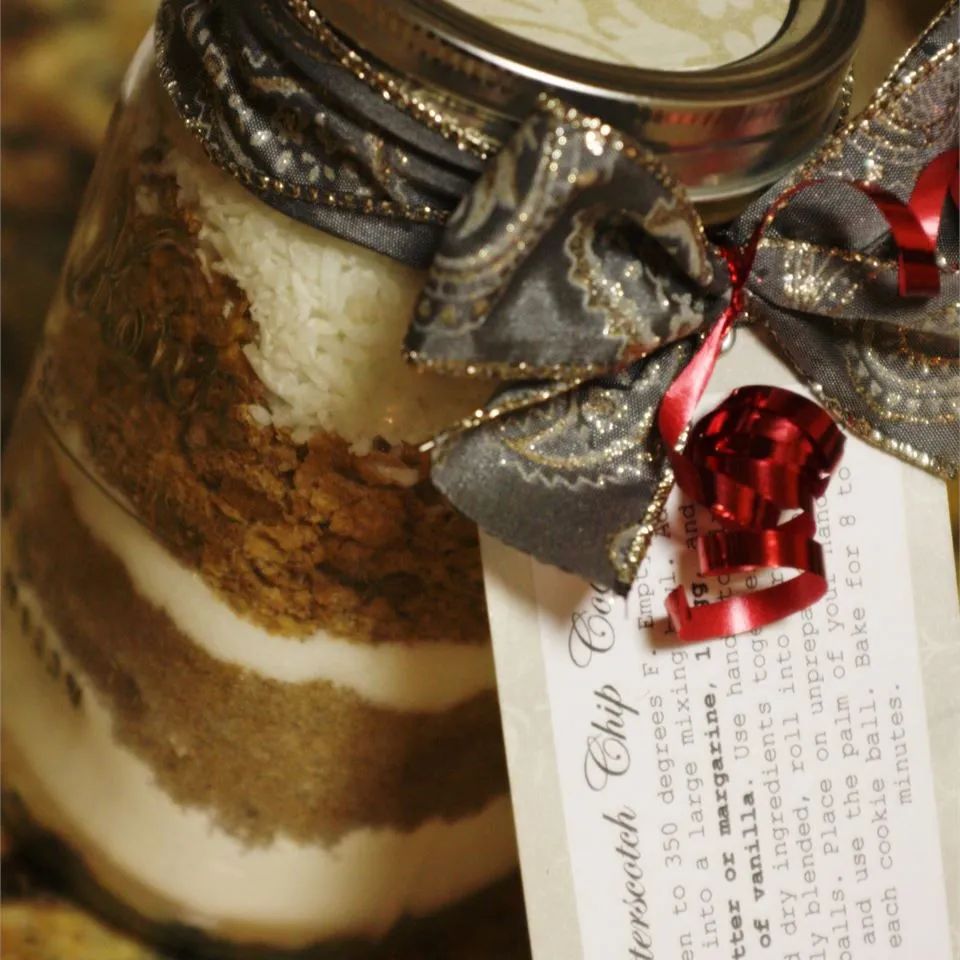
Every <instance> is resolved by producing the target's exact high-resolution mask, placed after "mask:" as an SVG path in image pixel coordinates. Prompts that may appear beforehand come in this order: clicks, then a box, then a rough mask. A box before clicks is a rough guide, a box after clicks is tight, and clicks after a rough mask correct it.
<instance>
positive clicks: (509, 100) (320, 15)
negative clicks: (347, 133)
mask: <svg viewBox="0 0 960 960" xmlns="http://www.w3.org/2000/svg"><path fill="white" fill-rule="evenodd" d="M287 2H288V4H289V6H290V9H291V10H293V11H294V12H295V13H296V14H297V16H298V17H299V19H301V20H302V21H305V22H308V23H311V24H312V25H313V26H314V27H318V26H319V27H321V28H326V29H330V28H332V30H331V32H332V34H333V35H334V36H335V37H336V42H337V43H338V44H340V45H342V50H343V51H344V57H343V58H344V60H345V62H350V63H351V64H352V65H353V66H354V67H355V68H356V70H357V71H358V73H363V74H364V75H374V74H375V75H376V76H377V77H379V78H380V79H381V81H383V82H384V84H385V85H384V95H385V96H386V97H388V98H390V97H391V96H393V97H394V99H396V100H401V101H402V100H404V98H406V100H407V101H409V103H410V105H412V106H413V107H414V108H415V109H416V110H418V111H419V112H420V113H421V114H422V115H423V116H424V117H425V118H428V119H430V120H432V121H436V123H438V124H440V123H448V124H449V125H452V126H453V127H455V128H458V129H459V130H460V131H461V132H462V133H463V136H462V137H461V138H460V139H461V145H462V146H463V147H464V148H465V149H471V150H474V151H475V152H481V153H482V152H484V151H485V150H488V149H492V148H495V147H496V146H497V145H498V144H499V142H500V141H501V140H502V138H503V136H504V135H505V131H507V130H509V129H511V128H512V127H513V126H514V125H515V124H516V123H517V122H519V121H520V120H522V119H523V118H525V117H526V116H527V115H528V114H529V113H530V111H531V110H532V109H533V106H534V104H535V102H536V99H537V97H538V96H539V95H540V94H541V93H542V92H544V91H545V90H547V91H550V92H551V93H553V94H555V95H556V96H559V97H560V98H562V99H563V100H565V101H567V102H569V103H571V104H572V105H574V106H576V107H578V108H580V109H581V110H583V111H586V112H589V113H591V114H595V115H597V116H599V117H601V118H602V119H604V120H605V121H607V122H608V123H610V124H612V125H614V126H616V127H618V128H619V129H621V130H623V131H624V132H625V133H628V134H630V135H632V136H633V137H635V138H636V139H638V140H640V141H641V142H643V143H644V144H645V145H647V146H648V147H649V148H650V149H651V150H652V151H653V152H654V153H656V154H657V155H658V157H659V158H660V160H661V161H662V162H663V163H664V164H665V165H666V166H667V168H668V169H669V170H670V171H671V172H672V173H673V175H674V176H675V177H676V178H677V179H678V180H679V181H681V182H682V183H683V184H685V185H686V187H687V188H688V190H689V192H690V194H691V196H692V197H693V199H694V200H697V201H700V202H704V201H710V202H714V201H720V200H724V199H730V198H734V197H739V196H743V195H746V194H750V193H754V192H756V191H757V190H759V189H762V188H763V187H765V186H766V185H768V184H770V183H772V182H773V181H774V180H776V179H778V178H779V177H780V176H782V175H783V174H785V173H786V172H788V171H789V170H790V169H791V168H792V167H794V166H795V165H796V164H797V163H799V162H800V161H801V160H802V158H803V157H804V156H806V155H807V154H808V153H809V152H810V151H811V150H813V149H814V148H815V147H816V146H817V144H818V143H820V141H821V140H822V139H823V138H824V137H825V136H826V135H827V134H828V133H829V132H830V131H831V129H832V128H833V126H834V125H835V123H836V122H837V119H838V116H839V114H840V112H841V110H842V108H843V104H842V101H843V99H844V98H843V92H844V86H845V81H846V78H847V74H848V70H849V66H850V61H851V58H852V56H853V52H854V48H855V45H856V42H857V38H858V36H859V33H860V28H861V25H862V22H863V17H864V0H793V2H792V3H791V4H790V8H789V11H788V13H787V17H786V20H785V22H784V24H783V26H782V28H781V29H780V31H779V32H778V33H777V34H776V36H775V37H774V39H773V40H772V41H771V42H769V43H768V44H767V45H765V46H764V47H762V49H760V50H758V51H757V52H756V53H753V54H752V55H750V56H748V57H746V58H744V59H741V60H737V61H736V62H733V63H729V64H726V65H724V66H718V67H712V68H708V69H700V70H696V71H690V70H651V69H643V68H639V67H634V66H626V65H623V64H618V63H611V62H603V61H601V60H597V59H589V58H586V57H580V56H575V55H573V54H571V53H568V52H565V51H563V50H559V49H555V48H553V47H550V46H544V45H542V44H540V43H536V42H533V41H532V40H530V39H527V38H526V37H524V36H521V35H518V34H516V33H511V32H509V31H507V30H504V29H501V28H499V27H497V26H494V25H492V24H491V23H488V22H486V21H484V20H482V19H479V18H478V17H475V16H473V15H471V14H469V13H467V12H465V11H464V10H462V9H460V8H459V7H457V6H455V5H453V4H452V3H447V2H443V0H287Z"/></svg>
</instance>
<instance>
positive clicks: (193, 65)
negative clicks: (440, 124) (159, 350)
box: [156, 0, 506, 266]
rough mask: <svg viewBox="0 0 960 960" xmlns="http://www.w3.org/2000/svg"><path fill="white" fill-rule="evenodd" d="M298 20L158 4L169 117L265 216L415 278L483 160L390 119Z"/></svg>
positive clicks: (333, 46) (278, 8)
mask: <svg viewBox="0 0 960 960" xmlns="http://www.w3.org/2000/svg"><path fill="white" fill-rule="evenodd" d="M296 11H297V7H296V5H295V4H292V3H287V2H282V3H270V4H266V3H261V2H258V0H231V2H229V3H224V2H222V0H165V2H164V3H162V4H161V6H160V9H159V12H158V15H157V27H156V42H157V59H158V65H159V69H160V75H161V78H162V79H163V81H164V83H165V85H166V86H167V89H168V91H169V92H170V94H171V96H172V98H173V101H174V103H175V105H176V107H177V110H178V111H179V113H180V115H181V116H182V117H183V119H184V121H185V123H186V124H187V126H188V127H190V128H191V129H192V130H193V131H194V132H195V133H196V134H197V136H198V138H199V139H200V141H201V142H202V143H203V145H204V147H205V149H206V150H207V153H208V154H209V155H210V158H211V159H212V160H213V162H214V163H216V164H217V165H218V166H220V167H222V168H223V169H225V170H227V171H228V172H229V173H231V174H232V175H233V176H235V177H236V178H237V179H238V180H240V181H241V182H242V183H244V185H245V186H247V187H249V188H250V189H251V190H253V191H254V192H255V193H256V194H257V195H258V196H260V197H261V199H263V200H265V201H266V202H267V203H269V204H270V205H271V206H273V207H276V208H277V209H278V210H280V211H281V212H283V213H285V214H287V215H289V216H291V217H293V218H295V219H297V220H300V221H302V222H304V223H307V224H310V225H311V226H315V227H318V228H319V229H321V230H325V231H326V232H328V233H332V234H334V235H336V236H339V237H344V238H346V239H348V240H353V241H356V242H358V243H362V244H363V245H364V246H367V247H370V248H371V249H373V250H376V251H378V252H380V253H386V254H388V255H389V256H392V257H393V258H395V259H397V260H401V261H403V262H405V263H410V264H413V265H419V266H423V265H426V264H427V263H428V262H429V261H430V258H431V256H432V254H433V251H434V250H435V249H436V245H437V242H438V240H439V237H440V232H441V225H442V223H443V220H444V219H445V216H446V214H447V213H448V212H449V211H450V210H451V209H452V208H453V207H454V206H456V204H457V201H458V200H459V199H460V197H461V196H462V194H463V193H464V191H465V190H466V189H467V188H468V187H469V186H470V184H471V183H472V182H473V180H474V179H475V177H476V176H477V173H478V172H479V170H480V169H481V167H482V159H481V157H480V155H479V154H480V153H481V152H482V150H481V147H480V146H477V147H476V148H475V149H473V150H471V149H466V148H464V149H461V146H460V145H458V143H457V142H455V141H452V140H451V139H450V138H449V137H447V136H444V135H443V134H442V133H440V132H436V131H434V130H432V129H430V127H429V126H427V125H426V124H424V123H421V122H420V121H419V120H418V119H415V118H414V117H412V116H410V115H408V113H406V112H404V111H403V110H401V109H399V108H398V107H397V106H396V101H397V100H399V99H400V97H399V96H398V97H396V98H386V97H384V95H383V90H382V89H380V88H377V87H375V86H371V85H370V83H368V82H367V78H365V79H361V77H360V76H358V75H357V72H355V71H353V70H351V69H349V67H348V66H346V65H345V62H347V63H349V55H348V53H349V52H348V50H347V48H346V47H345V46H344V45H343V41H342V40H340V38H338V37H336V36H335V35H333V33H332V32H331V31H329V30H327V29H326V28H324V27H323V25H322V24H320V23H318V22H317V23H315V22H314V21H306V22H304V21H303V20H301V19H300V18H299V17H298V16H297V15H296ZM311 24H312V25H313V27H314V29H312V30H311V29H310V25H311ZM360 72H362V71H360ZM505 133H506V131H505Z"/></svg>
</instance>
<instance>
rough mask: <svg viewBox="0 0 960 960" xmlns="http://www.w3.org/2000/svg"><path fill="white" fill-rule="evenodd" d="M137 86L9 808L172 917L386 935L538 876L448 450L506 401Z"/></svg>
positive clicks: (32, 406) (14, 491)
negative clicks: (426, 343)
mask: <svg viewBox="0 0 960 960" xmlns="http://www.w3.org/2000/svg"><path fill="white" fill-rule="evenodd" d="M128 86H129V89H128V95H127V102H126V103H125V104H124V105H123V107H122V109H121V111H120V112H119V114H118V116H117V118H116V119H115V124H116V129H115V130H114V134H113V136H112V138H111V143H110V146H109V148H108V150H107V153H106V154H105V156H104V157H103V158H102V159H101V162H100V166H99V169H98V172H97V174H96V175H95V179H94V182H93V184H92V185H91V188H90V193H89V195H88V200H87V202H86V205H85V211H84V213H83V215H82V217H81V222H80V225H79V227H78V231H77V234H76V236H75V238H74V241H73V245H72V249H71V253H70V258H69V262H68V266H67V269H66V271H65V275H64V280H63V284H62V289H61V291H60V293H59V295H58V298H57V303H56V306H55V308H54V310H53V312H52V314H51V317H50V321H49V325H48V331H47V337H46V348H45V352H44V355H43V357H42V359H41V363H40V364H39V366H38V371H37V375H36V378H35V385H34V388H33V391H32V393H31V394H30V396H29V397H28V399H27V401H26V403H25V404H24V407H23V409H22V411H21V414H20V417H19V421H18V424H17V427H16V429H15V432H14V436H13V439H12V442H11V445H10V448H9V451H8V458H7V464H6V471H5V472H6V476H7V486H6V490H5V498H4V513H5V518H4V563H5V579H4V630H5V643H4V651H3V656H4V670H3V674H4V701H5V703H4V710H5V747H6V750H5V765H6V775H7V784H8V786H10V787H12V788H13V789H15V790H16V791H17V793H18V794H19V796H20V797H21V799H22V800H23V803H24V805H25V808H26V810H27V811H28V813H29V815H30V817H31V818H32V819H33V820H35V821H36V822H39V823H40V824H41V825H42V826H43V827H45V828H46V829H48V830H50V831H52V832H53V833H54V834H55V835H56V836H57V837H58V839H59V840H60V841H61V842H63V843H65V844H66V846H67V847H68V848H69V849H70V850H71V851H72V852H73V854H74V855H76V856H77V857H78V858H79V859H80V861H82V862H83V864H84V865H85V867H86V869H87V870H88V871H89V872H90V874H91V875H92V877H93V880H94V881H95V883H96V884H97V886H98V887H99V888H101V889H103V890H105V891H106V893H107V895H109V896H110V897H112V898H115V899H117V900H119V901H122V902H123V903H124V904H125V905H126V906H127V907H128V908H130V909H132V910H134V911H136V912H137V913H138V914H140V916H141V917H143V918H145V919H146V920H147V921H149V922H151V923H159V924H161V925H165V924H173V925H178V926H181V927H183V926H186V927H196V928H198V929H200V930H203V931H204V932H205V933H206V934H207V935H212V936H214V937H219V938H223V939H225V940H228V941H234V942H237V943H247V944H250V943H252V944H256V943H266V944H270V945H272V946H274V947H279V948H288V947H289V948H295V947H300V946H303V945H305V944H309V943H313V942H318V941H323V942H329V943H331V944H335V943H340V942H343V943H346V942H362V941H364V940H372V939H376V938H378V937H382V936H383V935H385V934H386V933H387V932H388V931H389V930H390V929H391V928H392V927H393V926H394V925H395V924H396V923H397V922H398V921H400V920H401V918H402V917H404V916H406V915H409V916H412V917H414V918H418V917H425V916H427V915H431V914H434V913H436V912H437V911H441V910H443V909H444V908H447V907H449V906H450V905H452V904H454V903H456V902H458V901H460V900H463V899H464V898H468V897H471V896H472V895H474V894H477V893H479V892H480V891H482V890H483V889H484V888H486V887H488V886H489V885H491V884H494V883H496V882H498V881H500V880H501V879H502V878H504V877H506V876H508V875H509V874H510V873H511V872H512V871H513V869H514V868H515V849H514V843H513V834H512V820H511V814H510V806H509V800H508V797H507V780H506V772H505V767H504V761H503V753H502V745H501V739H500V732H499V715H498V711H497V704H496V697H495V692H494V689H493V669H492V663H491V656H490V651H489V646H488V639H487V635H486V624H485V612H484V605H483V592H482V582H481V576H480V566H479V554H478V549H477V541H476V532H475V530H474V529H473V528H472V527H471V526H470V525H469V524H468V523H466V522H465V521H464V520H463V519H462V518H460V517H459V516H458V515H456V514H455V513H454V512H453V511H452V510H451V509H450V508H449V506H448V505H447V504H446V503H444V502H443V501H442V499H441V498H440V497H439V496H438V495H437V494H436V492H435V491H434V490H433V489H432V487H431V486H430V484H429V481H428V479H427V470H426V463H425V462H424V459H423V455H422V454H421V453H420V452H419V451H418V444H420V443H421V442H422V441H423V440H425V439H427V438H428V437H429V436H430V435H431V434H432V433H434V432H435V431H436V430H438V429H441V428H442V427H444V426H446V425H448V424H449V423H451V422H453V421H455V420H456V419H457V418H459V417H460V416H462V415H464V414H465V413H466V412H468V411H469V410H471V409H472V408H473V407H474V406H475V405H476V404H477V403H478V402H479V401H480V400H482V399H483V396H484V394H485V392H486V391H485V390H484V389H483V387H478V386H477V385H475V384H472V383H457V382H456V381H451V380H449V379H440V378H431V377H426V376H421V375H418V374H416V373H414V372H413V371H411V370H409V369H408V368H407V367H406V366H405V365H404V363H403V360H402V357H401V350H400V344H401V340H402V336H403V330H404V327H405V325H406V322H407V319H408V316H409V311H410V308H411V306H412V303H413V300H414V299H415V296H416V291H417V288H418V285H419V283H420V275H419V274H418V273H417V272H416V271H413V270H410V269H407V268H404V267H401V266H398V265H397V264H395V263H393V262H391V261H389V260H387V259H385V258H383V257H380V256H378V255H376V254H372V253H369V252H367V251H364V250H362V249H360V248H358V247H356V246H353V245H351V244H347V243H345V242H342V241H338V240H335V239H333V238H331V237H329V236H327V235H325V234H322V233H319V232H318V231H314V230H310V229H309V228H306V227H303V226H301V225H299V224H296V223H294V222H292V221H290V220H288V219H286V218H284V217H283V216H282V215H280V214H278V213H276V212H274V211H272V210H270V209H269V208H267V207H266V206H265V205H263V204H262V203H261V202H260V201H258V200H256V199H255V198H254V197H252V196H251V195H250V194H248V193H247V192H245V191H244V190H242V189H241V188H240V187H239V186H237V185H236V184H235V183H233V182H232V181H231V180H230V179H229V178H228V177H227V176H226V175H223V174H221V173H219V172H217V171H215V170H214V168H213V167H212V166H210V165H209V164H208V162H207V161H206V160H205V159H204V158H203V156H202V154H201V152H200V151H199V149H198V148H197V147H196V146H195V145H194V144H193V142H192V141H191V140H190V138H189V137H188V135H187V134H186V133H185V131H183V130H182V128H180V126H179V121H177V120H176V119H175V118H174V116H173V114H172V111H171V110H170V109H169V107H168V106H167V105H166V104H165V101H164V93H163V91H162V90H161V89H160V87H159V85H158V83H157V81H156V79H155V77H154V75H153V72H152V69H151V68H150V65H149V60H147V62H146V66H141V70H140V74H139V76H135V77H134V78H133V80H132V81H131V82H130V83H129V84H128ZM510 902H511V903H512V905H513V906H514V907H516V909H517V910H519V909H520V905H519V900H518V899H517V898H516V897H514V898H512V899H511V900H510ZM518 937H522V934H518ZM518 942H520V941H518Z"/></svg>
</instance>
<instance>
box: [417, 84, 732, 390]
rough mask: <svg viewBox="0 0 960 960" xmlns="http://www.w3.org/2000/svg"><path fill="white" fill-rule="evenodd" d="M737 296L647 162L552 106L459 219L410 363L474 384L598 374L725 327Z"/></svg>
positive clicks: (669, 187)
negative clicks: (731, 295)
mask: <svg viewBox="0 0 960 960" xmlns="http://www.w3.org/2000/svg"><path fill="white" fill-rule="evenodd" d="M625 201H626V202H625ZM726 288H727V268H726V263H725V261H724V260H723V258H722V257H720V256H719V255H718V254H717V252H716V251H715V250H714V249H713V248H712V247H711V246H710V245H708V243H707V241H706V238H705V236H704V233H703V227H702V225H701V223H700V218H699V217H698V216H697V214H696V212H695V211H694V209H693V207H692V206H691V205H690V203H689V201H688V200H686V199H685V198H684V196H683V194H682V192H681V190H680V188H679V187H678V186H677V185H676V184H675V183H673V182H672V181H671V180H670V179H669V178H668V176H667V174H666V173H665V172H664V171H663V170H662V169H661V168H660V166H659V165H658V164H657V163H656V162H655V161H654V160H653V159H652V158H651V157H650V155H649V154H648V153H647V152H646V151H644V150H643V148H641V147H640V146H639V145H638V144H636V143H634V142H633V141H631V140H629V138H627V137H625V136H623V135H621V134H618V133H617V132H616V131H614V130H612V129H611V128H610V127H609V126H608V125H607V124H604V123H600V122H599V121H598V120H596V119H593V118H588V117H582V116H580V115H579V114H578V113H577V112H576V111H574V110H572V109H569V108H566V107H564V106H563V105H562V104H560V103H558V102H556V101H554V100H545V101H544V102H543V105H542V109H541V110H540V111H539V112H538V113H536V114H535V115H534V116H532V117H531V118H530V119H529V120H528V121H527V122H526V123H525V124H524V125H523V127H522V128H521V129H520V130H519V131H518V133H517V135H516V136H515V137H514V138H513V139H512V140H511V141H510V142H509V143H508V144H507V145H506V146H505V147H504V148H503V150H501V151H500V153H499V154H498V155H497V157H496V159H495V161H493V162H492V163H491V164H490V165H489V166H488V167H487V169H486V171H485V172H484V174H483V176H482V178H481V179H480V181H479V182H478V183H477V185H476V186H475V187H474V189H473V190H471V191H470V193H469V194H468V195H467V197H466V199H465V200H464V202H463V203H462V204H461V205H460V207H459V208H458V209H457V211H456V214H455V215H454V217H453V218H452V219H451V221H450V223H449V225H448V228H447V230H446V232H445V233H444V236H443V241H442V243H441V245H440V249H439V250H438V251H437V254H436V256H435V258H434V260H433V265H432V267H431V270H430V276H429V279H428V281H427V285H426V288H425V290H424V294H423V298H422V300H421V301H420V306H419V309H418V312H417V315H416V317H415V318H414V321H413V325H412V327H411V329H410V334H409V336H408V338H407V349H408V352H409V355H410V357H411V359H413V360H414V361H415V362H421V363H423V364H425V365H428V366H433V367H449V368H453V369H462V368H463V367H465V366H467V365H469V366H470V368H471V372H472V373H475V374H484V373H487V374H491V375H494V376H510V375H515V374H521V375H523V376H524V377H531V376H583V375H586V374H590V373H600V372H604V371H608V370H610V369H611V367H612V366H613V365H615V364H617V363H620V362H621V361H623V360H624V359H627V358H629V357H631V356H637V357H639V356H645V355H646V354H648V353H650V352H651V351H653V350H655V349H657V348H658V347H660V346H661V345H663V344H665V343H670V342H673V341H675V340H678V339H680V338H682V337H685V336H686V335H687V334H689V333H691V332H692V331H694V330H696V329H697V328H699V327H700V326H701V325H702V324H703V323H704V321H705V320H709V319H712V318H714V317H716V316H718V315H719V314H720V312H721V311H722V310H723V308H724V307H725V306H726V303H727V297H726V293H727V289H726Z"/></svg>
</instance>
